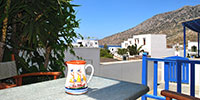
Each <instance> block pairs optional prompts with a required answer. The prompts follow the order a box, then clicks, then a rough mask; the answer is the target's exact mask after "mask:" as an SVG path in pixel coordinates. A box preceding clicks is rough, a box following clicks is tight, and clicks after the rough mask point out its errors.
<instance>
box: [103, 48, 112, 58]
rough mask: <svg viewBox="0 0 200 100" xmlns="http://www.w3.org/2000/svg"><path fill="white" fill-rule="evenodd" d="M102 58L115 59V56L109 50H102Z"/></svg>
mask: <svg viewBox="0 0 200 100" xmlns="http://www.w3.org/2000/svg"><path fill="white" fill-rule="evenodd" d="M100 57H105V58H113V55H112V54H110V51H109V50H107V49H100Z"/></svg>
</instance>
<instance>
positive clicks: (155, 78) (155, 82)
mask: <svg viewBox="0 0 200 100" xmlns="http://www.w3.org/2000/svg"><path fill="white" fill-rule="evenodd" d="M157 84H158V61H154V82H153V95H155V96H157Z"/></svg>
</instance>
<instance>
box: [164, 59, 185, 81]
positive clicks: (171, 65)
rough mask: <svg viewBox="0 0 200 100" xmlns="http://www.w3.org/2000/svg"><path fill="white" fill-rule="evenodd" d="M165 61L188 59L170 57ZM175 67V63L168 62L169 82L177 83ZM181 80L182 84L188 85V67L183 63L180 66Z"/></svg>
mask: <svg viewBox="0 0 200 100" xmlns="http://www.w3.org/2000/svg"><path fill="white" fill-rule="evenodd" d="M165 59H175V60H177V59H178V60H189V59H188V58H184V57H180V56H172V57H167V58H165ZM176 75H177V66H176V62H170V63H169V81H171V82H177V77H176ZM181 80H182V83H187V84H188V83H189V66H188V64H187V63H183V64H182V65H181Z"/></svg>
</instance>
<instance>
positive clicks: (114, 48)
mask: <svg viewBox="0 0 200 100" xmlns="http://www.w3.org/2000/svg"><path fill="white" fill-rule="evenodd" d="M107 47H108V50H109V51H110V53H112V54H115V53H116V52H117V51H118V49H119V48H121V46H120V45H107ZM99 48H104V45H99Z"/></svg>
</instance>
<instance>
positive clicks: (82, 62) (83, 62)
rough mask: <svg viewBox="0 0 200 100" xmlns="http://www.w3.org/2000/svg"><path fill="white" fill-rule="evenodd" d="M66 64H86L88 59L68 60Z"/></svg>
mask: <svg viewBox="0 0 200 100" xmlns="http://www.w3.org/2000/svg"><path fill="white" fill-rule="evenodd" d="M65 64H76V65H82V64H86V61H84V60H70V61H66V62H65Z"/></svg>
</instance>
